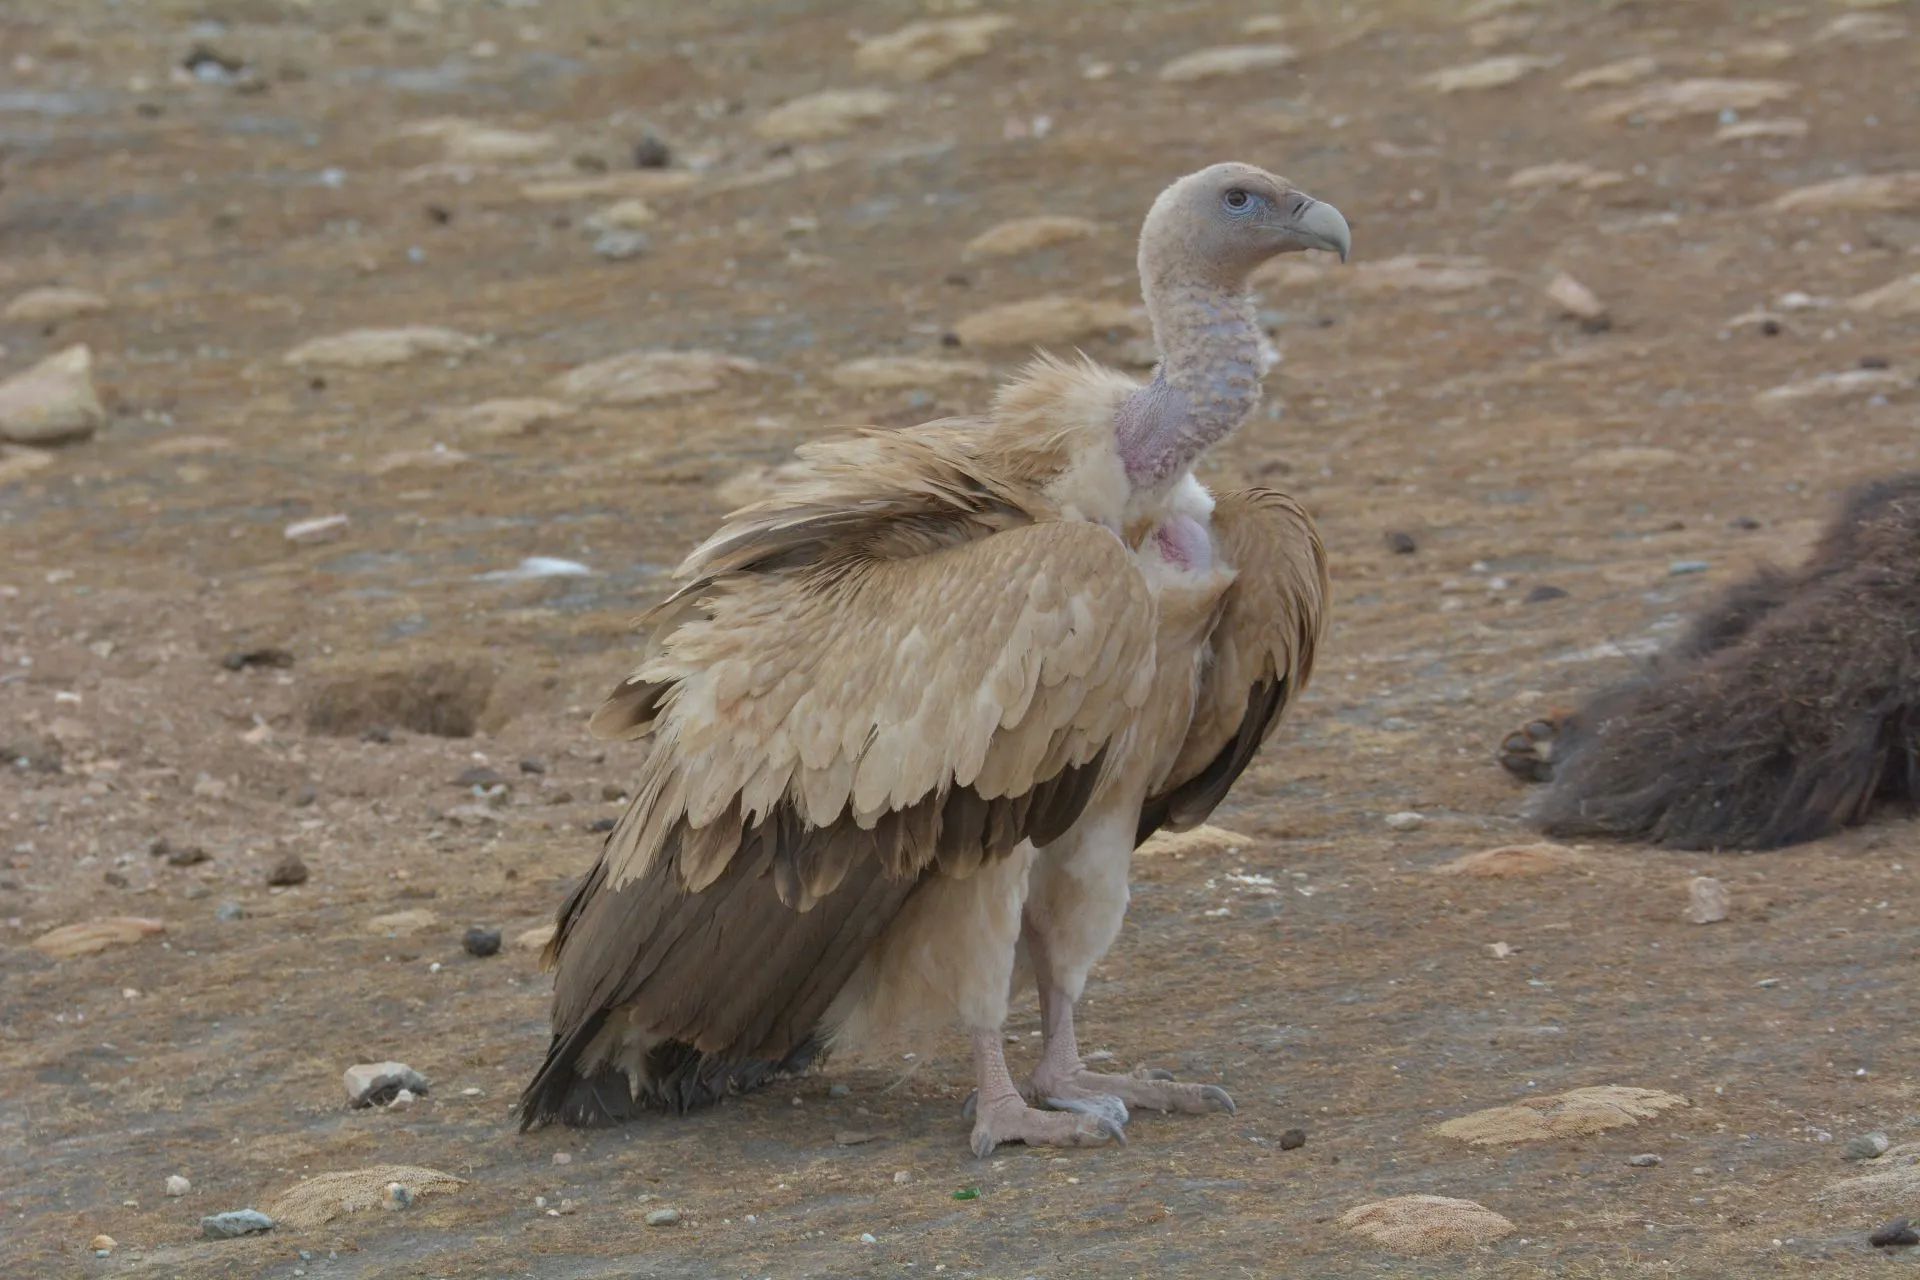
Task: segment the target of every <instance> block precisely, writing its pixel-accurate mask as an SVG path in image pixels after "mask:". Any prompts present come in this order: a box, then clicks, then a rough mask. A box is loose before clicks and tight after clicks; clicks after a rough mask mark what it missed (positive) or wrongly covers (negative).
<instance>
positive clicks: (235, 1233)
mask: <svg viewBox="0 0 1920 1280" xmlns="http://www.w3.org/2000/svg"><path fill="white" fill-rule="evenodd" d="M271 1230H273V1219H272V1218H269V1217H268V1216H267V1215H266V1214H264V1213H261V1212H260V1211H259V1210H258V1209H235V1210H232V1211H231V1212H229V1213H216V1214H212V1215H210V1216H208V1217H205V1218H202V1219H200V1234H201V1235H202V1236H204V1237H206V1238H207V1239H209V1240H232V1239H235V1238H236V1237H239V1236H251V1235H257V1234H259V1233H260V1232H262V1231H271Z"/></svg>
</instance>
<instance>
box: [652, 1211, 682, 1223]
mask: <svg viewBox="0 0 1920 1280" xmlns="http://www.w3.org/2000/svg"><path fill="white" fill-rule="evenodd" d="M679 1222H680V1211H679V1210H678V1209H655V1210H653V1211H652V1212H650V1213H649V1214H647V1225H648V1226H650V1227H672V1226H678V1225H679Z"/></svg>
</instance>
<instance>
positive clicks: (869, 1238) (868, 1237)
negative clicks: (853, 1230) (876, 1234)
mask: <svg viewBox="0 0 1920 1280" xmlns="http://www.w3.org/2000/svg"><path fill="white" fill-rule="evenodd" d="M860 1243H861V1244H879V1243H880V1242H879V1241H878V1240H876V1239H874V1238H873V1232H871V1231H862V1232H861V1233H860Z"/></svg>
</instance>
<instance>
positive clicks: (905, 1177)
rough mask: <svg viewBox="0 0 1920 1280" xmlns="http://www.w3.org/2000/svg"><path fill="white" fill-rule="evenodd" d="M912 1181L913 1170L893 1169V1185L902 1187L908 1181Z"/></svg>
mask: <svg viewBox="0 0 1920 1280" xmlns="http://www.w3.org/2000/svg"><path fill="white" fill-rule="evenodd" d="M912 1181H913V1171H912V1170H911V1169H895V1170H894V1171H893V1185H894V1186H896V1187H904V1186H906V1185H907V1184H908V1183H909V1182H912Z"/></svg>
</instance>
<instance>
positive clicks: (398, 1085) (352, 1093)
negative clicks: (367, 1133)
mask: <svg viewBox="0 0 1920 1280" xmlns="http://www.w3.org/2000/svg"><path fill="white" fill-rule="evenodd" d="M341 1081H342V1083H343V1084H345V1085H346V1089H347V1103H348V1105H350V1106H354V1107H376V1106H385V1105H386V1104H388V1103H389V1102H392V1101H393V1100H394V1099H395V1098H396V1097H398V1096H399V1094H400V1091H401V1090H402V1089H405V1090H407V1091H408V1092H410V1093H414V1094H424V1093H426V1092H427V1090H428V1088H429V1086H428V1083H427V1078H426V1077H425V1076H423V1075H421V1074H420V1073H419V1072H418V1071H415V1070H414V1069H413V1068H412V1067H410V1066H408V1065H407V1064H406V1063H404V1062H362V1063H359V1064H357V1065H355V1066H351V1067H348V1068H347V1070H346V1073H345V1074H344V1075H343V1076H342V1077H341Z"/></svg>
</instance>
